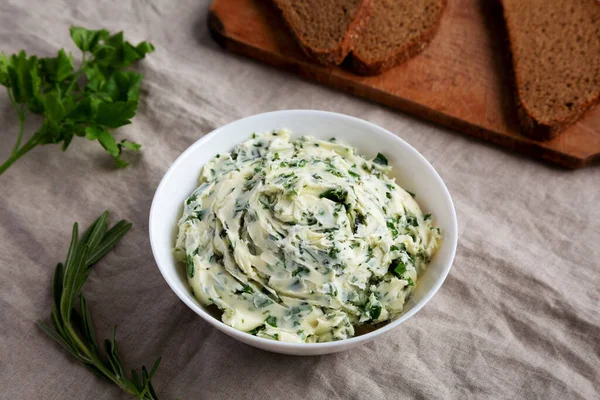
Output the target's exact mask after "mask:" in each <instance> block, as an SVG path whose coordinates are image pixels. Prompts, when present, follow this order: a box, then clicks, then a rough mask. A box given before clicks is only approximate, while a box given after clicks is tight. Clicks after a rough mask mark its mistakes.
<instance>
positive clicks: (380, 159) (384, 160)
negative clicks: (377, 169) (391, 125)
mask: <svg viewBox="0 0 600 400" xmlns="http://www.w3.org/2000/svg"><path fill="white" fill-rule="evenodd" d="M373 162H374V163H375V164H380V165H388V159H387V158H386V156H384V155H383V154H381V153H377V156H376V157H375V158H374V159H373Z"/></svg>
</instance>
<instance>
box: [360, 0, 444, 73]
mask: <svg viewBox="0 0 600 400" xmlns="http://www.w3.org/2000/svg"><path fill="white" fill-rule="evenodd" d="M372 1H373V4H372V6H371V18H369V21H368V23H367V26H366V27H365V29H364V31H363V33H362V34H361V36H360V37H359V38H358V40H357V41H356V44H355V45H354V49H352V68H353V70H354V71H355V72H356V73H358V74H361V75H376V74H380V73H382V72H385V71H386V70H388V69H390V68H392V67H393V66H395V65H397V64H400V63H402V62H404V61H406V60H408V59H409V58H411V57H413V56H415V55H416V54H418V53H420V52H421V51H422V50H423V49H424V48H425V47H427V45H428V44H429V42H430V41H431V39H433V37H434V36H435V33H436V32H437V29H438V27H439V24H440V20H441V18H442V14H443V11H444V9H445V8H446V0H372Z"/></svg>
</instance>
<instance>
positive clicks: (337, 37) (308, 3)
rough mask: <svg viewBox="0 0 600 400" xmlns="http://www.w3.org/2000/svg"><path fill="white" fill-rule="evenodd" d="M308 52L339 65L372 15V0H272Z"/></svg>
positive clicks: (319, 58)
mask: <svg viewBox="0 0 600 400" xmlns="http://www.w3.org/2000/svg"><path fill="white" fill-rule="evenodd" d="M273 3H274V4H275V6H276V7H277V8H278V9H279V11H280V12H281V14H282V16H283V19H284V21H285V22H286V24H287V26H288V28H289V29H290V30H291V32H292V34H293V35H294V37H295V38H296V41H297V42H298V44H299V45H300V47H301V48H302V50H303V51H304V52H305V53H306V55H307V56H308V57H309V58H311V59H313V60H315V61H317V62H318V63H320V64H324V65H338V64H340V63H341V62H342V61H344V58H346V56H347V55H348V53H349V52H350V50H351V49H352V45H353V43H354V40H355V39H356V37H357V36H358V35H360V33H361V31H362V29H363V27H364V26H365V25H366V22H367V20H368V19H369V14H370V10H371V0H273Z"/></svg>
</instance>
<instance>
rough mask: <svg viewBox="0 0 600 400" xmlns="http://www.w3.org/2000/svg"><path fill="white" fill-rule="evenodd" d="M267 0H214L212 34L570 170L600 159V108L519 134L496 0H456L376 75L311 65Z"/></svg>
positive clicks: (275, 62) (237, 48)
mask: <svg viewBox="0 0 600 400" xmlns="http://www.w3.org/2000/svg"><path fill="white" fill-rule="evenodd" d="M268 3H269V2H268V1H265V0H215V1H214V2H213V4H212V6H211V10H210V13H209V27H210V30H211V33H212V35H213V37H214V38H215V40H216V41H217V42H218V43H220V44H221V45H222V46H224V47H225V48H226V49H228V50H230V51H232V52H235V53H239V54H243V55H245V56H248V57H252V58H255V59H258V60H260V61H262V62H265V63H267V64H270V65H272V66H275V67H277V68H282V69H285V70H287V71H291V72H293V73H296V74H298V75H301V76H303V77H305V78H307V79H310V80H314V81H317V82H319V83H321V84H324V85H327V86H331V87H334V88H336V89H340V90H343V91H346V92H349V93H352V94H354V95H357V96H360V97H363V98H366V99H369V100H372V101H375V102H378V103H381V104H384V105H387V106H390V107H393V108H396V109H399V110H402V111H404V112H407V113H410V114H414V115H416V116H418V117H421V118H424V119H427V120H430V121H433V122H436V123H439V124H441V125H444V126H448V127H450V128H453V129H455V130H458V131H461V132H465V133H467V134H469V135H472V136H475V137H478V138H481V139H483V140H486V141H489V142H492V143H494V144H496V145H499V146H502V147H504V148H507V149H509V150H511V151H515V152H519V153H523V154H527V155H529V156H533V157H537V158H542V159H544V160H547V161H550V162H553V163H556V164H559V165H561V166H564V167H567V168H580V167H584V166H586V165H589V164H591V163H592V162H594V161H598V160H600V107H597V108H596V109H593V110H592V111H590V112H588V113H587V114H586V115H585V116H584V117H583V118H582V119H581V120H580V121H579V122H578V123H576V124H575V125H573V126H572V127H570V128H569V129H567V130H566V131H565V132H564V133H563V134H561V135H559V136H558V137H556V138H554V139H552V140H550V141H547V142H537V141H534V140H531V139H528V138H526V137H524V136H522V135H521V134H520V133H519V127H518V121H517V116H516V111H515V110H516V108H515V106H514V103H513V101H514V100H513V86H512V78H511V77H512V73H511V69H510V64H508V62H509V61H508V60H509V59H508V56H507V50H506V45H505V32H504V27H503V23H502V21H501V20H500V15H501V14H500V9H499V8H498V7H499V5H498V4H496V2H495V1H489V0H487V1H486V0H453V1H452V0H450V1H449V2H448V6H447V9H446V13H445V15H444V17H443V20H442V22H441V25H440V30H439V32H438V34H437V36H436V37H435V38H434V39H433V41H432V42H431V44H430V45H429V47H428V48H427V49H425V51H424V52H423V53H421V54H420V55H418V56H417V57H415V58H414V59H412V60H409V61H408V62H406V63H404V64H402V65H400V66H398V67H396V68H393V69H392V70H390V71H388V72H386V73H384V74H382V75H378V76H372V77H362V76H357V75H354V74H352V73H351V72H349V71H347V70H345V69H344V67H343V66H342V67H324V66H320V65H316V64H313V63H311V62H310V61H309V60H307V59H306V57H305V56H304V54H303V53H302V51H301V50H300V48H299V47H298V45H297V44H296V42H295V41H294V39H293V38H292V37H291V36H290V34H289V33H288V31H287V29H286V27H285V26H284V25H283V23H282V21H281V20H280V16H279V15H278V14H277V12H276V11H275V10H274V9H273V8H272V7H271V6H270V5H269V4H268Z"/></svg>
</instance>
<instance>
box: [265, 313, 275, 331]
mask: <svg viewBox="0 0 600 400" xmlns="http://www.w3.org/2000/svg"><path fill="white" fill-rule="evenodd" d="M265 322H266V323H267V324H269V325H271V326H272V327H274V328H277V318H276V317H274V316H272V315H270V316H269V317H267V319H266V320H265Z"/></svg>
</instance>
